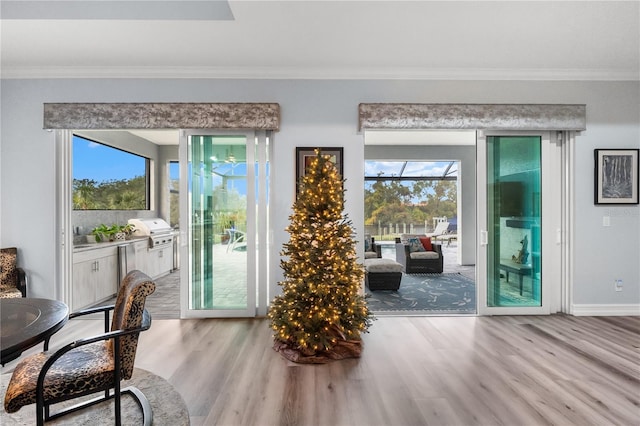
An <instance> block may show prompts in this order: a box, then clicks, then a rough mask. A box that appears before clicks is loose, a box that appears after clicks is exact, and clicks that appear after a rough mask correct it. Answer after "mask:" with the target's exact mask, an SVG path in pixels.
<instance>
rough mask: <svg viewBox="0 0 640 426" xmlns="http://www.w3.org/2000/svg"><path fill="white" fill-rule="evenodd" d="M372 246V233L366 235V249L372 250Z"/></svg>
mask: <svg viewBox="0 0 640 426" xmlns="http://www.w3.org/2000/svg"><path fill="white" fill-rule="evenodd" d="M372 249H373V247H371V235H369V234H365V236H364V251H372Z"/></svg>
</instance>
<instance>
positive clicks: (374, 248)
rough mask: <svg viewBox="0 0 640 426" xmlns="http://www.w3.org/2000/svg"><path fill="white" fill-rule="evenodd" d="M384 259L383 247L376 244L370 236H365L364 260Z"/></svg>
mask: <svg viewBox="0 0 640 426" xmlns="http://www.w3.org/2000/svg"><path fill="white" fill-rule="evenodd" d="M381 257H382V246H381V245H380V244H376V239H375V238H374V237H372V236H371V235H369V234H366V235H365V236H364V258H365V259H376V258H377V259H379V258H381Z"/></svg>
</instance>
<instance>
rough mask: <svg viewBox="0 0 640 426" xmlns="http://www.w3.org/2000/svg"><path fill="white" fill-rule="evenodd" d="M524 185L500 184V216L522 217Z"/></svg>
mask: <svg viewBox="0 0 640 426" xmlns="http://www.w3.org/2000/svg"><path fill="white" fill-rule="evenodd" d="M523 201H524V184H523V183H522V182H500V216H501V217H522V216H524V205H523V204H524V203H523Z"/></svg>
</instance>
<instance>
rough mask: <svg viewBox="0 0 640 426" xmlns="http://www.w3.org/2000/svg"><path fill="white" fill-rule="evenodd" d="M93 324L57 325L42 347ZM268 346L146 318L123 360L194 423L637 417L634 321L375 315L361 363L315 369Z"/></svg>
mask: <svg viewBox="0 0 640 426" xmlns="http://www.w3.org/2000/svg"><path fill="white" fill-rule="evenodd" d="M100 326H101V324H100V321H99V320H96V321H94V320H73V321H70V322H69V323H68V324H67V326H65V328H64V329H63V330H62V331H61V332H59V333H58V334H57V335H55V336H54V338H53V339H52V342H51V346H52V348H56V347H59V346H61V345H62V344H64V343H67V342H69V341H70V340H72V339H74V338H78V337H85V336H87V335H90V334H91V333H92V332H97V331H99V329H100ZM271 343H272V340H271V333H270V330H269V328H268V325H267V321H266V320H264V319H198V320H173V319H168V320H154V322H153V324H152V326H151V329H150V330H149V331H147V332H145V333H143V334H142V335H141V338H140V345H139V347H138V354H137V358H136V366H137V367H139V368H144V369H146V370H149V371H152V372H154V373H156V374H158V375H160V376H162V377H164V378H166V379H167V380H168V381H169V382H171V383H172V384H173V385H174V386H175V387H176V389H177V390H178V391H179V392H180V393H181V395H182V396H183V398H184V399H185V401H186V403H187V406H188V408H189V413H190V415H191V424H192V425H195V426H199V425H260V426H263V425H264V426H267V425H292V426H294V425H328V426H329V425H330V426H338V425H356V426H359V425H362V426H373V425H381V426H382V425H384V426H389V425H398V426H404V425H509V426H512V425H638V424H640V317H572V316H565V315H553V316H544V317H533V316H525V317H515V316H507V317H381V318H379V319H378V320H377V321H375V322H374V323H373V326H372V327H371V329H370V333H368V334H365V335H364V351H363V355H362V357H361V358H359V359H350V360H344V361H337V362H334V363H331V364H327V365H298V364H294V363H291V362H288V361H286V360H285V359H284V358H282V357H281V356H280V355H279V354H278V353H276V352H274V351H273V349H272V348H271ZM15 363H16V362H15V361H14V362H12V363H10V364H7V365H6V366H5V367H4V368H3V369H2V372H3V373H6V372H10V371H11V370H12V369H13V367H14V366H15Z"/></svg>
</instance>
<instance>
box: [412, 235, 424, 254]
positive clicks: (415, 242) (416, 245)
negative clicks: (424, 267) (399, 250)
mask: <svg viewBox="0 0 640 426" xmlns="http://www.w3.org/2000/svg"><path fill="white" fill-rule="evenodd" d="M408 244H409V251H410V252H412V253H413V252H420V251H425V249H424V246H423V245H422V243H421V242H420V239H418V238H409V241H408Z"/></svg>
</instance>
